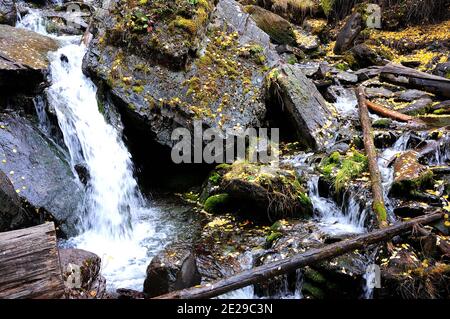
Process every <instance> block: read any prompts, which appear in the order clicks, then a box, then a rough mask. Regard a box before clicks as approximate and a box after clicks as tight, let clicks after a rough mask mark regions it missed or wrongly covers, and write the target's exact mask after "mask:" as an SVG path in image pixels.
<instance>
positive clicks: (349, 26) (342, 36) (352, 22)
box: [333, 12, 362, 54]
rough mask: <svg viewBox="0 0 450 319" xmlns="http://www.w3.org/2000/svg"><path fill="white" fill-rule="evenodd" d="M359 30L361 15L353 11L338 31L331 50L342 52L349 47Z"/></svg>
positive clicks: (336, 52) (337, 52)
mask: <svg viewBox="0 0 450 319" xmlns="http://www.w3.org/2000/svg"><path fill="white" fill-rule="evenodd" d="M361 30H362V17H361V14H360V13H359V12H355V13H353V14H352V15H351V16H350V17H349V19H348V20H347V22H346V23H345V25H344V27H343V28H342V29H341V30H340V31H339V34H338V36H337V38H336V44H335V46H334V50H333V51H334V53H335V54H342V53H343V52H345V51H347V50H349V49H351V47H352V46H353V43H354V41H355V39H356V37H357V36H358V35H359V33H360V32H361Z"/></svg>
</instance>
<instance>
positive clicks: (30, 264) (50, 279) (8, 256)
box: [0, 223, 64, 299]
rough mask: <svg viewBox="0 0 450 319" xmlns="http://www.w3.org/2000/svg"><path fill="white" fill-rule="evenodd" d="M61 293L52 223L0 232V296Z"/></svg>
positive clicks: (35, 295)
mask: <svg viewBox="0 0 450 319" xmlns="http://www.w3.org/2000/svg"><path fill="white" fill-rule="evenodd" d="M63 295H64V282H63V278H62V274H61V266H60V263H59V255H58V249H57V247H56V232H55V225H54V224H53V223H45V224H42V225H39V226H35V227H30V228H25V229H20V230H14V231H10V232H4V233H0V299H2V298H8V299H13V298H42V299H47V298H61V297H62V296H63Z"/></svg>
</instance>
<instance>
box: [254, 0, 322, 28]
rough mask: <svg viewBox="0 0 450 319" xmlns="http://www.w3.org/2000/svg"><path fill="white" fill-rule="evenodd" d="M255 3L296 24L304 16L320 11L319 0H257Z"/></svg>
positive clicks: (299, 22) (300, 21) (301, 20)
mask: <svg viewBox="0 0 450 319" xmlns="http://www.w3.org/2000/svg"><path fill="white" fill-rule="evenodd" d="M257 3H258V5H260V6H263V7H264V8H266V9H267V10H270V11H272V12H274V13H276V14H278V15H280V16H282V17H283V18H285V19H288V20H289V21H291V22H292V23H296V24H301V23H302V22H303V20H304V19H305V17H306V16H308V15H310V16H314V15H316V14H318V13H319V12H321V11H322V8H321V6H320V1H319V0H307V1H298V0H258V1H257Z"/></svg>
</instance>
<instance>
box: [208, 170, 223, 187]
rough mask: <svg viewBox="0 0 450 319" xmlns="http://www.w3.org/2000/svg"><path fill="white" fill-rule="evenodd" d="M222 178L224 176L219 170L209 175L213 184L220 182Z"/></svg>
mask: <svg viewBox="0 0 450 319" xmlns="http://www.w3.org/2000/svg"><path fill="white" fill-rule="evenodd" d="M221 179H222V176H221V175H220V174H219V173H217V172H213V173H212V174H211V176H209V181H210V182H211V183H212V184H213V185H218V184H219V183H220V181H221Z"/></svg>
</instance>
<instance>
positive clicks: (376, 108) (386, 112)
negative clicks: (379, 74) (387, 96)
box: [366, 100, 414, 122]
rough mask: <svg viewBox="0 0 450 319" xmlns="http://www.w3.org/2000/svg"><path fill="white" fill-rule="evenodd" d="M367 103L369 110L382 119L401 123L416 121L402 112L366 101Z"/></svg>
mask: <svg viewBox="0 0 450 319" xmlns="http://www.w3.org/2000/svg"><path fill="white" fill-rule="evenodd" d="M366 103H367V107H368V108H369V110H370V111H372V112H373V113H375V114H377V115H380V116H382V117H388V118H390V119H393V120H395V121H399V122H409V121H412V120H414V117H413V116H409V115H406V114H402V113H400V112H397V111H394V110H391V109H388V108H387V107H384V106H382V105H380V104H376V103H373V102H371V101H368V100H367V101H366Z"/></svg>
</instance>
